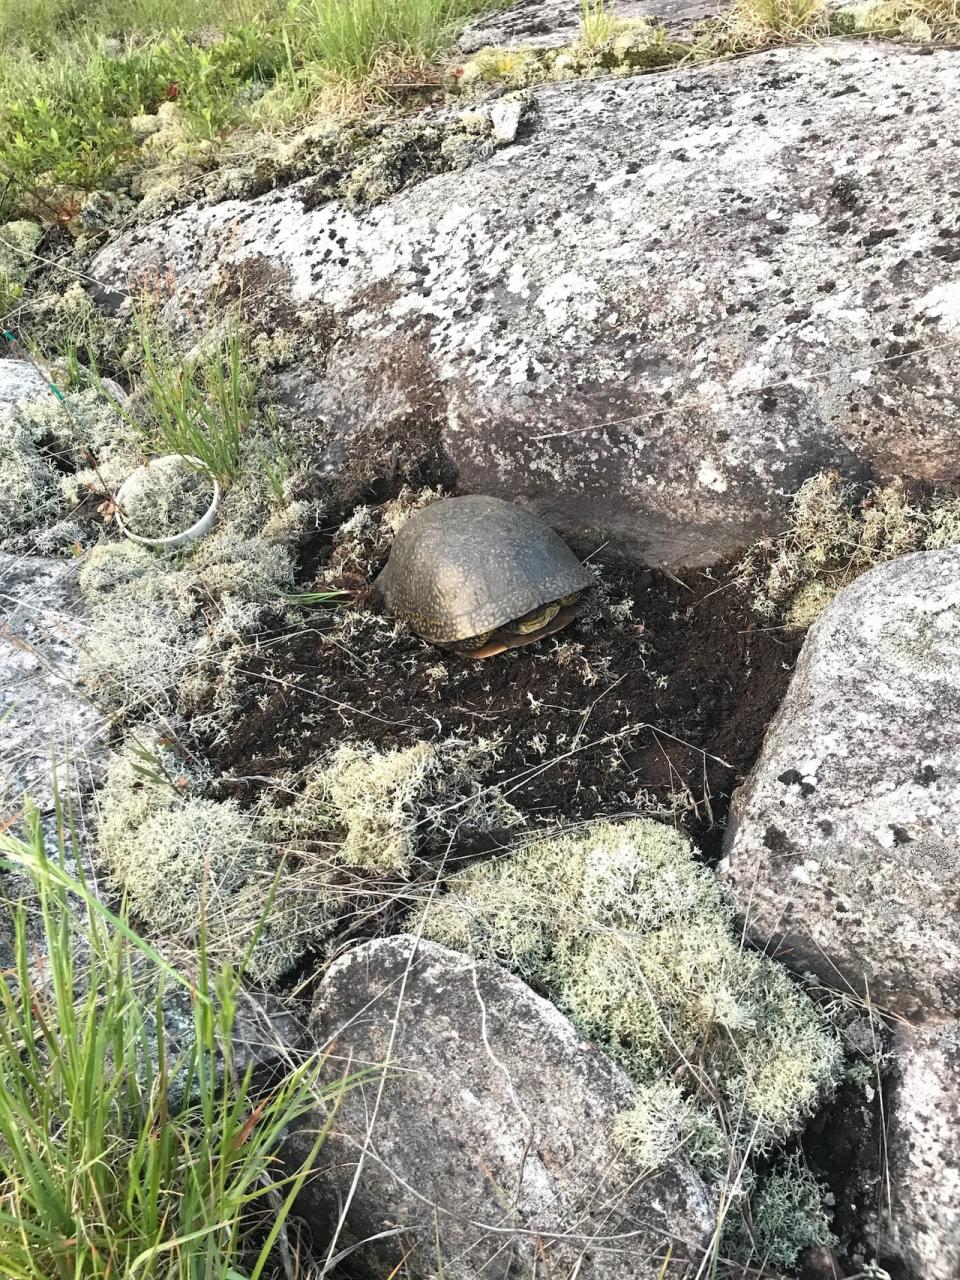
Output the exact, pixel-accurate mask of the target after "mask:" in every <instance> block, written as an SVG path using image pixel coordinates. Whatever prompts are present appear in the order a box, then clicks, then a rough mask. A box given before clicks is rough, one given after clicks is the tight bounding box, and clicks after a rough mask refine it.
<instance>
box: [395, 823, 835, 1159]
mask: <svg viewBox="0 0 960 1280" xmlns="http://www.w3.org/2000/svg"><path fill="white" fill-rule="evenodd" d="M421 924H422V926H423V929H424V932H425V933H426V935H427V936H429V937H431V938H433V939H434V940H435V941H437V942H442V943H444V944H445V945H447V946H452V947H456V948H457V949H458V950H461V951H468V952H470V953H471V954H473V955H476V956H479V957H482V958H486V959H495V960H498V961H500V962H501V963H502V964H505V965H507V967H508V968H510V969H512V970H513V971H514V972H516V973H518V974H520V975H521V976H522V977H524V978H525V979H527V980H528V981H532V982H534V983H536V984H539V985H540V986H542V987H543V988H544V989H545V990H546V991H548V992H549V994H550V997H551V999H553V1000H554V1001H555V1002H556V1004H558V1005H559V1006H560V1008H561V1009H563V1010H564V1011H565V1012H566V1013H567V1014H568V1015H569V1017H570V1018H571V1020H572V1021H573V1022H574V1024H575V1025H576V1026H577V1027H578V1028H579V1029H580V1031H582V1032H583V1034H584V1035H586V1036H588V1037H589V1038H590V1039H591V1040H594V1041H595V1042H597V1043H598V1044H600V1045H602V1046H603V1047H604V1048H605V1049H606V1051H607V1052H608V1053H610V1054H611V1056H612V1057H614V1058H615V1059H616V1060H617V1061H619V1062H620V1063H622V1064H623V1066H624V1067H625V1068H626V1070H627V1071H628V1072H629V1073H630V1075H631V1076H633V1078H634V1079H635V1080H637V1081H638V1083H640V1084H642V1085H644V1086H653V1085H658V1084H659V1083H660V1082H661V1081H663V1080H664V1079H668V1080H669V1079H673V1080H675V1081H677V1082H678V1084H679V1087H680V1088H681V1090H682V1092H683V1094H684V1095H686V1096H689V1097H692V1098H695V1099H696V1100H697V1103H698V1105H700V1106H702V1107H704V1108H706V1109H707V1111H708V1112H709V1113H712V1114H713V1115H714V1116H715V1117H716V1121H717V1123H718V1125H719V1126H720V1129H721V1131H722V1132H724V1133H726V1134H727V1135H728V1139H729V1141H730V1142H731V1143H732V1144H733V1145H734V1146H737V1147H739V1148H740V1149H742V1150H746V1149H752V1150H754V1151H759V1152H763V1151H769V1150H770V1149H772V1148H773V1147H774V1146H776V1145H777V1144H779V1143H781V1142H783V1141H784V1140H785V1139H786V1138H787V1137H789V1136H790V1135H791V1134H792V1133H794V1132H796V1131H797V1130H798V1129H799V1128H800V1127H801V1126H802V1124H803V1123H804V1121H805V1120H806V1119H807V1117H808V1116H809V1115H810V1113H811V1112H812V1110H813V1109H814V1107H815V1105H816V1104H817V1102H818V1100H819V1099H820V1097H821V1096H822V1095H823V1093H824V1092H825V1091H828V1090H829V1089H830V1088H831V1087H832V1085H833V1082H834V1080H835V1078H836V1076H837V1073H838V1071H839V1067H840V1062H841V1056H842V1055H841V1051H840V1047H839V1044H838V1041H837V1039H836V1037H835V1036H834V1035H833V1033H832V1032H830V1031H829V1030H828V1029H827V1027H826V1025H825V1023H824V1022H823V1021H822V1019H821V1018H820V1017H819V1016H818V1014H817V1012H816V1009H815V1008H814V1006H813V1004H812V1003H811V1001H810V1000H809V998H808V997H806V996H805V995H803V993H802V992H801V991H800V990H799V989H798V988H797V987H796V986H795V985H794V984H793V983H792V981H791V980H790V978H789V977H788V976H787V974H786V973H785V971H784V970H783V968H782V967H781V966H779V965H777V964H775V963H774V962H773V961H771V960H768V959H767V958H766V957H765V956H762V955H758V954H756V953H754V952H752V951H749V950H747V949H745V948H744V947H743V945H742V943H741V940H740V936H739V933H738V931H737V930H736V928H735V926H734V924H733V914H732V911H731V910H730V908H729V906H728V904H727V902H726V899H725V897H724V894H723V890H722V888H721V886H720V883H719V881H718V880H717V878H716V877H715V876H714V875H712V874H711V873H710V872H709V871H708V870H707V869H705V868H704V867H702V866H700V865H699V864H698V863H697V862H696V861H695V859H694V857H693V851H692V849H691V847H690V845H689V843H688V841H687V840H686V839H684V837H683V836H681V835H680V834H678V833H677V832H676V831H674V830H672V829H671V828H670V827H667V826H664V825H662V824H659V823H655V822H652V821H649V820H644V819H636V820H634V821H631V822H625V823H622V824H615V823H609V822H598V823H594V824H592V825H590V826H588V827H587V828H585V829H583V830H581V831H576V832H573V833H572V834H569V835H566V834H562V833H561V834H558V835H556V836H550V837H547V838H543V839H539V840H536V841H535V842H534V843H532V844H530V845H528V846H527V847H525V848H520V849H519V850H518V851H517V852H516V853H514V854H512V855H510V856H508V857H504V858H498V859H494V860H491V861H489V862H485V863H483V864H481V865H478V866H475V867H471V868H469V869H467V870H466V871H462V872H459V873H458V874H457V875H455V876H453V877H451V879H450V880H449V881H448V892H447V893H446V894H445V895H444V896H443V897H442V898H440V899H439V900H437V901H436V902H434V903H432V904H431V905H430V907H429V908H428V909H427V910H426V911H425V913H424V914H423V916H422V918H421V919H419V920H418V921H417V922H416V924H415V925H414V926H413V927H420V925H421ZM663 1102H664V1099H662V1098H661V1099H660V1104H659V1109H660V1110H662V1106H663ZM644 1107H645V1110H646V1112H647V1113H648V1114H649V1115H650V1116H651V1117H653V1116H654V1115H655V1114H656V1112H657V1110H658V1108H657V1107H655V1106H651V1101H650V1099H649V1097H648V1098H647V1099H646V1101H645V1103H644ZM680 1128H682V1125H681V1124H678V1125H677V1129H678V1131H679V1129H680ZM638 1129H639V1125H638ZM654 1131H655V1125H654V1124H653V1123H651V1125H650V1128H649V1130H648V1131H646V1136H645V1137H644V1142H646V1143H649V1142H650V1141H651V1140H652V1136H653V1133H654ZM641 1145H642V1144H641ZM711 1150H712V1148H711ZM692 1154H693V1155H694V1156H696V1155H697V1154H698V1153H697V1152H693V1153H692ZM699 1154H700V1155H701V1157H702V1156H704V1154H705V1153H703V1152H701V1153H699ZM664 1155H665V1152H664V1151H661V1159H662V1158H663V1156H664ZM703 1163H704V1159H701V1164H703ZM724 1167H725V1162H724Z"/></svg>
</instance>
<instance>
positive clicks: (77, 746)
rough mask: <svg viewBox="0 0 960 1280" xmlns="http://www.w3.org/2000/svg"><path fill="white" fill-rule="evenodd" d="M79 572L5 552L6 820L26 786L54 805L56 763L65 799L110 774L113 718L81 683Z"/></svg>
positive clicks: (1, 646) (1, 767)
mask: <svg viewBox="0 0 960 1280" xmlns="http://www.w3.org/2000/svg"><path fill="white" fill-rule="evenodd" d="M76 576H77V575H76V565H75V563H74V562H71V561H65V560H52V559H46V558H44V557H40V556H7V555H0V828H2V826H3V825H4V820H6V819H8V818H10V817H11V816H13V814H15V813H16V812H18V811H19V809H20V807H21V804H22V801H23V797H24V793H29V795H30V797H31V799H32V800H33V801H34V803H35V804H36V805H37V806H38V807H39V808H40V809H41V810H50V809H52V808H53V805H54V786H53V783H54V773H53V766H54V763H55V764H56V771H57V782H58V785H59V790H60V794H61V796H62V798H63V800H64V801H66V800H67V798H68V796H69V797H71V798H75V796H76V794H77V789H80V790H87V789H89V787H91V786H93V785H95V784H96V782H97V781H99V779H100V777H101V776H102V774H103V769H104V767H105V759H106V751H105V745H104V735H105V733H106V728H107V726H106V723H105V721H104V719H103V717H102V716H101V715H100V714H99V712H97V711H96V709H95V708H94V707H93V706H91V704H90V702H89V701H88V700H87V699H86V698H85V697H84V696H83V695H82V694H81V693H80V692H79V691H78V690H77V687H76V683H75V676H76V669H77V663H78V659H79V651H80V649H81V648H82V645H83V637H84V634H85V632H86V623H85V620H84V616H83V615H84V610H83V606H82V603H81V600H80V597H79V593H78V591H77V587H76ZM68 784H69V785H68Z"/></svg>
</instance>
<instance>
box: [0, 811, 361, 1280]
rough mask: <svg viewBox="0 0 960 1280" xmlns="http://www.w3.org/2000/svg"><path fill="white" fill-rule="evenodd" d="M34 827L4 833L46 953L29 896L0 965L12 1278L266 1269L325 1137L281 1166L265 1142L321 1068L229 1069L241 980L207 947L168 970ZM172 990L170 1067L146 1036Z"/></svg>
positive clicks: (220, 1274) (105, 1278)
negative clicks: (266, 1082)
mask: <svg viewBox="0 0 960 1280" xmlns="http://www.w3.org/2000/svg"><path fill="white" fill-rule="evenodd" d="M29 822H30V826H29V834H28V836H27V838H26V839H24V840H17V839H14V838H13V837H11V836H10V835H2V836H0V871H2V870H4V869H6V870H8V871H9V870H14V871H16V872H19V873H21V874H23V873H25V874H26V875H27V876H28V878H29V880H30V881H31V882H32V885H33V888H34V889H35V891H36V898H37V901H38V903H39V907H38V911H39V916H40V922H41V930H40V932H41V934H42V946H41V950H42V952H43V953H44V954H43V959H42V960H40V962H39V963H38V959H39V957H38V952H37V950H36V948H35V945H34V944H33V943H32V942H31V940H30V939H29V937H28V929H27V913H26V908H24V907H23V906H22V905H21V906H20V907H19V908H18V909H17V910H16V913H15V943H14V952H15V964H14V969H13V971H12V972H7V973H6V974H4V973H2V972H0V1081H2V1085H3V1087H2V1088H0V1260H2V1261H0V1267H2V1274H3V1276H4V1280H120V1277H127V1278H128V1280H201V1278H202V1280H259V1277H261V1276H270V1275H273V1274H275V1272H274V1271H273V1270H269V1269H268V1264H271V1265H272V1259H271V1251H272V1249H273V1246H274V1244H275V1242H276V1239H277V1236H278V1234H279V1232H280V1230H281V1228H282V1226H283V1223H284V1220H285V1218H286V1216H287V1214H288V1212H289V1208H290V1205H291V1202H292V1199H293V1196H294V1195H295V1194H296V1192H297V1190H298V1189H299V1187H300V1186H302V1184H303V1181H304V1179H305V1178H306V1176H307V1174H308V1172H309V1168H310V1165H311V1164H312V1161H313V1159H314V1158H315V1155H316V1152H317V1151H318V1150H319V1147H320V1145H321V1143H322V1141H323V1138H324V1133H323V1132H321V1133H318V1134H317V1138H316V1144H315V1147H314V1151H313V1152H312V1153H311V1156H310V1160H309V1161H308V1162H306V1163H305V1165H304V1167H303V1168H302V1169H299V1170H294V1171H292V1172H290V1173H286V1174H283V1173H281V1172H279V1171H278V1170H277V1169H276V1168H275V1167H274V1152H275V1150H276V1147H277V1144H278V1141H279V1139H280V1136H281V1134H282V1131H283V1130H284V1128H285V1126H287V1125H288V1124H290V1123H292V1122H294V1121H296V1120H297V1119H298V1118H300V1117H302V1116H304V1115H305V1114H306V1113H307V1112H308V1111H309V1110H311V1108H312V1107H313V1106H315V1105H316V1100H317V1096H318V1084H317V1078H316V1070H317V1068H316V1064H315V1062H313V1063H311V1064H308V1065H305V1066H303V1067H301V1068H299V1069H296V1070H294V1071H292V1072H291V1073H290V1074H289V1075H288V1076H287V1077H286V1078H285V1079H284V1080H283V1081H282V1083H280V1084H279V1085H277V1086H275V1087H274V1088H273V1091H272V1092H271V1093H269V1094H268V1095H266V1096H264V1097H259V1098H258V1097H255V1096H254V1093H253V1090H252V1087H251V1079H250V1073H249V1070H248V1071H247V1072H246V1073H244V1074H243V1075H238V1073H237V1072H235V1071H234V1069H233V1055H232V1052H231V1048H230V1046H231V1043H232V1030H233V1022H234V1016H235V1011H236V1005H237V995H238V979H237V976H236V974H235V973H233V972H231V971H229V970H225V971H223V972H221V973H219V974H216V975H213V974H211V973H210V972H209V971H208V968H207V964H206V961H205V957H204V954H203V951H202V949H201V954H200V957H199V961H198V967H199V971H198V973H197V974H196V975H195V976H194V977H193V979H192V980H190V979H188V978H187V977H185V976H183V975H182V974H180V973H178V972H177V971H176V970H174V969H173V968H172V967H171V966H170V965H169V964H168V963H167V962H166V961H164V960H163V958H162V957H161V956H159V955H158V954H157V953H156V952H155V951H154V950H153V949H152V948H151V947H150V946H149V945H148V944H147V943H145V942H142V941H140V940H139V939H138V938H137V937H136V935H135V934H134V933H133V931H132V930H131V929H130V927H129V925H128V924H127V923H126V922H125V920H124V918H123V917H122V916H121V917H117V916H112V915H111V914H110V913H109V912H108V911H107V910H106V909H105V908H103V907H101V906H100V905H99V904H98V903H96V902H95V900H94V899H93V898H92V896H91V895H90V894H89V893H88V892H87V891H86V888H85V886H84V885H83V884H82V883H80V882H77V881H74V880H72V879H71V877H70V876H69V875H68V874H67V873H66V872H65V871H64V869H63V866H62V865H61V864H60V863H58V862H54V861H51V860H50V859H49V858H48V857H47V856H46V854H45V853H44V846H43V839H42V835H41V832H40V828H39V822H38V820H37V818H36V815H33V817H32V819H30V820H29ZM78 901H81V902H85V903H86V905H87V907H89V909H90V918H89V920H86V919H83V920H82V921H81V920H80V919H79V918H78V914H85V913H84V912H83V910H82V908H81V909H79V911H78V907H77V905H76V904H77V902H78ZM79 933H82V934H83V938H84V942H85V944H86V946H85V950H88V952H89V954H88V956H87V958H86V959H85V960H84V963H83V965H82V966H81V965H80V964H79V963H78V961H77V960H76V958H75V945H74V944H75V941H76V938H77V935H78V934H79ZM38 972H39V973H40V974H41V975H42V979H41V980H38V977H37V973H38ZM164 988H166V989H167V990H172V989H180V990H181V992H186V993H187V996H188V998H189V1001H190V1002H191V1003H192V1009H193V1026H192V1034H187V1035H183V1034H182V1033H181V1037H180V1038H181V1041H184V1040H185V1041H187V1042H188V1047H187V1048H185V1049H182V1050H181V1051H180V1053H179V1056H178V1057H177V1058H176V1059H174V1060H171V1059H170V1058H169V1057H168V1056H167V1050H166V1049H165V1047H164V1045H165V1038H164V1036H163V1035H160V1036H158V1035H157V1032H156V1027H157V1026H161V1027H162V1026H164V1024H165V1014H164V1002H163V991H164ZM144 989H146V990H148V991H151V990H152V991H153V993H154V994H153V996H152V998H151V997H147V1000H146V1006H145V1005H144V1003H142V1001H143V1000H144V995H143V992H144ZM220 1046H222V1047H223V1052H222V1054H221V1052H220ZM343 1087H345V1084H344V1085H340V1086H338V1089H342V1088H343ZM177 1099H180V1100H179V1101H177ZM330 1101H333V1099H332V1098H331V1099H330Z"/></svg>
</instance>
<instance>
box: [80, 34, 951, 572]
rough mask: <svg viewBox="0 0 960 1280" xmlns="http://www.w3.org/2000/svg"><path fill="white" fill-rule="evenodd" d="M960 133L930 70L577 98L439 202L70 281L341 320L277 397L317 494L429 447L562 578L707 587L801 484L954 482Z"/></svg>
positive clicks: (801, 70)
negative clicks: (314, 476)
mask: <svg viewBox="0 0 960 1280" xmlns="http://www.w3.org/2000/svg"><path fill="white" fill-rule="evenodd" d="M958 134H960V61H958V59H957V58H956V57H955V55H954V54H953V53H952V52H951V51H950V50H924V51H918V50H913V49H906V48H903V47H898V46H893V45H882V44H876V45H871V44H866V43H852V42H850V43H831V42H825V43H824V44H822V45H813V44H811V45H808V46H804V47H800V48H791V49H782V50H776V51H773V52H770V53H765V54H760V55H757V56H755V57H751V58H749V59H745V60H735V61H732V62H726V63H717V64H714V65H711V66H706V67H694V68H677V69H675V70H672V71H669V72H663V73H660V74H658V75H656V76H646V77H643V76H641V77H614V78H609V79H603V80H579V81H571V82H568V83H562V84H555V85H550V86H542V87H539V88H537V89H536V90H535V91H534V100H533V103H532V104H531V108H530V109H529V110H528V111H527V112H526V113H525V116H524V120H523V122H522V123H521V125H520V129H519V132H518V134H517V138H516V141H515V143H513V144H512V145H509V146H505V147H501V148H500V149H498V150H495V151H494V152H493V154H491V155H489V156H488V157H486V158H481V159H478V160H476V161H475V162H473V163H472V164H471V165H470V167H468V168H467V169H466V170H464V171H462V172H454V173H445V174H439V175H437V176H434V177H432V178H429V179H426V180H424V181H422V182H420V183H419V184H418V185H414V186H412V187H408V188H407V189H406V190H404V191H402V192H401V193H400V194H398V195H396V196H393V197H392V198H390V199H388V200H386V201H385V202H383V203H381V204H379V205H376V206H374V207H372V208H366V209H356V208H353V209H352V208H347V207H345V206H344V204H343V203H341V202H339V201H332V202H328V203H325V204H321V205H319V206H318V207H315V206H314V204H313V203H312V202H311V199H310V192H311V190H312V189H313V184H312V181H311V180H310V179H306V180H304V181H301V182H299V183H296V184H293V185H291V186H288V187H286V188H284V189H282V190H276V191H273V192H270V193H268V194H266V195H262V196H259V197H258V198H256V199H248V200H239V199H238V200H229V201H225V202H222V203H220V204H214V205H207V206H199V205H198V206H192V207H190V208H188V209H185V210H182V211H180V212H179V213H177V214H175V215H172V216H170V217H168V218H165V219H163V220H159V221H157V222H154V223H150V224H145V225H143V226H139V227H135V228H132V229H131V230H130V231H128V232H127V233H125V234H124V235H122V236H120V237H119V238H118V239H117V240H116V241H115V242H114V243H112V244H111V245H109V246H107V247H106V248H105V249H104V250H102V251H101V252H100V253H99V254H98V255H97V257H96V258H95V260H94V262H93V264H92V267H91V274H92V275H93V276H95V277H96V278H98V279H99V280H100V281H101V282H102V284H101V290H102V293H103V297H104V299H105V300H107V299H108V298H109V296H110V294H111V293H112V294H114V295H115V294H117V293H122V292H123V291H125V290H126V289H128V288H129V289H131V290H132V291H133V293H134V294H136V292H137V290H138V288H139V282H140V281H142V280H143V279H144V278H145V277H151V278H156V277H159V278H165V277H166V276H167V275H168V273H169V275H170V277H171V278H175V279H176V280H177V282H178V293H177V296H175V297H174V298H173V299H171V301H170V302H169V304H168V307H167V313H166V314H167V319H168V320H169V321H170V322H171V323H175V322H176V320H177V319H178V317H182V316H183V314H184V313H183V311H182V308H183V306H184V299H187V298H189V299H191V302H190V305H191V306H193V307H196V306H200V308H201V313H202V305H201V304H202V300H203V299H205V298H206V299H211V298H213V297H215V296H222V294H223V292H224V288H225V282H227V281H230V282H232V286H233V287H234V289H235V288H236V286H237V282H238V281H239V280H241V279H242V278H244V277H245V275H247V274H248V275H249V276H250V278H251V280H253V281H255V280H258V279H263V278H264V275H265V274H266V276H267V277H268V278H269V279H270V280H271V290H272V291H273V293H274V294H275V295H276V296H275V297H274V299H273V300H274V302H276V304H277V306H278V307H281V308H282V305H283V304H284V302H285V301H286V300H289V301H291V302H292V303H293V304H294V305H293V307H292V308H290V310H293V311H295V310H296V309H297V307H302V305H303V304H304V303H305V302H308V301H313V302H317V303H323V304H326V305H327V306H328V307H329V308H330V312H331V315H332V316H333V317H334V319H335V324H334V326H333V329H332V332H335V333H336V335H337V337H336V341H335V346H334V348H333V350H332V351H331V352H330V353H329V357H328V358H327V359H326V361H325V362H324V363H323V367H321V366H320V363H319V362H318V363H317V364H316V367H313V366H310V365H309V361H307V362H306V363H305V365H303V366H300V367H295V368H294V369H293V370H292V371H291V372H292V374H294V375H295V377H294V381H295V383H296V387H297V403H298V405H299V407H300V409H301V411H302V414H303V416H304V417H305V418H307V419H308V420H309V421H311V422H315V423H319V424H321V425H322V432H321V435H322V436H323V437H324V438H325V439H326V441H327V460H328V463H329V465H330V467H331V468H339V467H341V466H344V465H345V462H344V459H347V460H349V458H350V457H351V456H353V457H357V456H360V457H364V458H366V457H372V456H382V454H383V453H386V452H387V451H388V450H389V448H390V447H391V441H392V442H394V443H396V442H402V441H403V440H406V439H408V438H409V436H410V433H411V432H412V431H414V430H416V429H423V428H424V427H425V426H429V427H430V429H431V431H434V432H435V435H436V443H437V445H438V446H439V448H440V449H441V451H442V453H443V454H444V455H445V457H446V459H447V460H448V461H449V463H450V464H451V465H452V466H453V467H454V468H456V469H457V471H458V472H459V482H460V486H461V488H462V490H464V491H466V492H485V493H490V494H492V495H493V496H497V497H504V498H508V499H512V500H517V501H520V502H522V503H523V504H525V505H527V506H529V507H530V508H531V509H533V510H534V511H535V512H537V514H539V515H541V516H542V517H544V518H545V519H547V520H548V522H549V523H551V524H552V525H554V526H555V527H557V528H558V529H559V531H560V532H561V533H562V534H564V535H565V536H567V537H568V538H572V539H573V540H574V541H575V542H576V543H578V549H585V547H586V546H587V545H591V544H592V545H595V544H596V543H597V542H598V541H600V540H607V541H609V543H610V544H611V549H612V550H618V551H620V552H623V553H627V554H630V555H632V556H635V557H638V558H640V559H642V560H646V561H647V562H650V563H662V564H667V565H673V566H677V565H682V564H705V563H710V562H713V561H716V560H718V559H720V558H722V557H724V556H727V555H729V554H731V553H732V552H733V551H734V550H735V549H736V548H739V547H741V546H743V545H744V544H745V543H746V542H749V541H750V540H751V539H753V538H754V537H756V536H757V535H758V534H761V533H764V532H769V531H771V530H777V529H779V528H780V527H782V524H783V522H784V520H785V517H786V513H787V509H788V498H787V495H789V494H791V493H793V492H795V491H796V490H797V489H798V488H799V486H800V484H801V483H802V482H803V480H804V479H806V478H807V477H808V476H810V475H811V474H813V473H815V472H817V471H820V470H822V469H824V468H829V467H836V468H838V469H839V470H840V471H841V472H842V473H843V474H844V475H845V476H847V477H850V478H855V479H866V478H872V477H873V476H879V477H890V476H894V475H902V476H913V477H917V478H919V479H922V480H926V481H931V482H952V481H955V480H956V479H957V477H958V476H960V412H958V403H960V375H958V372H957V368H958V366H957V362H956V359H955V351H954V343H955V341H956V338H957V335H958V333H960V263H958V255H960V249H958V247H957V246H958V244H960V241H958V239H957V236H956V229H955V228H954V226H953V221H952V218H951V216H950V215H949V213H948V206H949V201H950V199H951V198H952V196H951V193H952V192H960V149H958V148H956V147H954V146H953V145H952V140H953V139H954V138H955V137H956V136H957V135H958ZM218 291H219V292H218ZM211 305H212V304H211ZM308 366H309V367H308ZM385 388H387V389H388V391H389V394H385V390H384V389H385ZM371 442H373V443H371Z"/></svg>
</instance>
